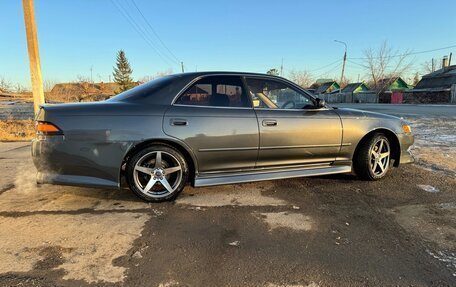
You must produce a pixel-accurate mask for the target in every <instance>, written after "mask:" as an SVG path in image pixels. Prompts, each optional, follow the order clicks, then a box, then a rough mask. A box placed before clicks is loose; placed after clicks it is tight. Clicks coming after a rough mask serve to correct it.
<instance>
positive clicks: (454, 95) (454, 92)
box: [450, 84, 456, 104]
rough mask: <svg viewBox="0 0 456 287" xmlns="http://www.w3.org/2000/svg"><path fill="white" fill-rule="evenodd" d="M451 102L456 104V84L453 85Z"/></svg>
mask: <svg viewBox="0 0 456 287" xmlns="http://www.w3.org/2000/svg"><path fill="white" fill-rule="evenodd" d="M450 103H452V104H456V84H453V85H451V97H450Z"/></svg>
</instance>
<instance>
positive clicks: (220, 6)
mask: <svg viewBox="0 0 456 287" xmlns="http://www.w3.org/2000/svg"><path fill="white" fill-rule="evenodd" d="M135 5H136V6H135ZM136 7H137V8H138V9H139V11H140V12H141V13H142V15H143V16H144V18H145V19H146V20H144V19H143V18H142V16H141V14H140V12H139V11H138V9H137V8H136ZM0 11H1V12H2V13H1V14H2V16H1V17H0V77H2V78H4V79H6V80H7V81H10V82H11V83H19V84H21V85H24V86H26V87H30V86H31V81H30V74H29V62H28V55H27V43H26V37H25V27H24V18H23V9H22V1H20V0H0ZM455 11H456V1H454V0H447V1H438V0H435V1H420V0H414V1H409V0H404V1H399V0H396V1H390V0H386V1H361V0H359V1H355V0H345V1H341V0H339V1H337V0H333V1H329V0H328V1H325V0H320V1H298V0H296V1H292V0H281V1H272V0H258V1H257V0H251V1H249V0H243V1H241V0H230V1H228V0H218V1H213V0H212V1H210V0H207V1H202V0H192V1H185V0H181V1H177V0H166V1H163V0H162V1H147V0H92V1H89V0H78V1H76V0H73V1H70V0H35V14H36V19H37V28H38V41H39V49H40V56H41V66H42V73H43V78H44V80H45V81H49V82H71V81H75V80H76V79H77V78H78V77H85V78H90V77H91V75H92V79H93V81H95V82H98V81H104V82H107V81H109V78H110V75H111V74H112V69H113V66H114V65H115V57H116V53H117V51H118V50H120V49H123V50H124V51H125V53H126V55H127V58H128V59H129V61H130V64H131V66H132V68H133V77H134V78H135V79H140V78H142V77H145V76H154V75H156V74H157V73H159V72H161V71H167V70H172V71H173V72H174V73H178V72H180V71H181V67H180V62H181V61H182V62H184V67H185V71H196V70H198V71H211V70H228V71H245V72H262V73H265V72H266V71H267V70H269V69H271V68H280V66H281V62H282V59H283V71H284V75H285V76H286V75H287V73H289V72H290V71H291V70H308V71H310V72H311V73H312V74H313V76H314V77H315V78H328V77H329V78H332V77H333V78H336V77H339V76H340V71H341V62H342V61H341V60H342V57H343V53H344V46H343V45H342V44H340V43H337V42H334V40H335V39H337V40H340V41H344V42H346V43H347V46H348V52H347V54H348V57H349V58H360V57H363V56H364V55H363V51H365V50H366V49H368V48H373V49H376V48H378V47H379V46H380V45H381V44H382V43H383V42H384V41H387V42H388V44H389V45H390V46H391V47H392V48H393V49H394V51H397V53H401V52H403V51H412V52H420V51H427V50H432V49H437V48H442V47H448V46H452V45H456V17H455V16H456V15H455ZM152 29H153V30H152ZM156 35H158V36H159V37H158V38H157V36H156ZM162 43H163V44H164V45H163V44H162ZM450 52H456V48H454V47H453V48H449V49H444V50H439V51H434V52H429V53H421V54H416V55H414V56H413V58H412V60H413V62H414V67H415V68H416V70H420V66H421V64H422V63H423V62H424V61H429V60H430V59H431V58H436V59H438V61H439V63H440V61H441V58H442V56H443V55H445V54H449V53H450ZM354 62H356V63H358V64H355V63H354ZM331 63H333V64H331ZM330 64H331V65H330ZM359 64H363V60H360V59H357V60H355V59H352V60H351V61H349V62H347V66H346V75H347V76H348V78H350V79H352V80H357V79H358V76H359V77H361V79H363V78H364V76H365V75H366V71H365V70H364V69H363V68H362V67H361V66H360V65H359ZM111 78H112V77H111Z"/></svg>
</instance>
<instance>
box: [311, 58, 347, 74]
mask: <svg viewBox="0 0 456 287" xmlns="http://www.w3.org/2000/svg"><path fill="white" fill-rule="evenodd" d="M341 61H342V60H337V61H334V62H332V63H329V64H327V65H324V66H322V67H320V68H316V69H312V70H309V72H315V71H319V70H323V69H324V68H327V67H330V66H332V65H334V64H336V63H339V62H341Z"/></svg>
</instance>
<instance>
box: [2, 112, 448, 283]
mask: <svg viewBox="0 0 456 287" xmlns="http://www.w3.org/2000/svg"><path fill="white" fill-rule="evenodd" d="M411 120H415V122H413V121H412V124H413V126H414V130H415V132H416V133H417V147H416V148H415V149H414V153H416V155H417V157H419V160H418V164H412V165H406V166H402V167H400V168H399V169H393V170H392V172H391V174H390V175H389V176H388V177H387V178H385V179H384V180H382V181H378V182H364V181H360V180H358V179H357V178H356V177H354V176H352V175H337V176H325V177H315V178H299V179H288V180H278V181H265V182H259V183H252V184H237V185H226V186H219V187H208V188H199V189H194V188H191V187H187V188H186V189H185V191H184V193H183V194H182V196H181V197H179V199H178V200H177V201H176V202H172V203H163V204H148V203H144V202H141V201H139V200H137V199H136V198H135V197H134V196H133V195H132V194H131V193H130V192H129V191H128V190H121V191H115V190H114V191H113V190H102V189H88V188H78V187H62V186H51V185H42V186H40V187H37V186H36V185H35V184H34V182H33V178H34V168H33V166H32V163H31V160H30V146H29V144H28V143H1V144H0V160H1V163H2V164H1V165H0V173H1V174H3V177H0V242H1V243H0V258H1V259H2V260H1V261H0V286H203V285H204V286H294V287H298V286H311V287H316V286H455V285H456V188H455V187H456V178H455V176H454V173H451V171H453V172H454V169H452V166H451V164H452V161H453V160H454V159H455V158H456V157H455V155H454V153H452V152H451V148H453V149H454V146H455V144H454V128H453V127H454V121H453V119H452V118H451V117H449V118H447V119H443V120H442V121H441V122H436V120H435V118H434V119H429V120H423V119H422V120H420V119H419V118H418V117H415V118H412V119H411ZM434 128H435V129H436V130H438V131H439V132H438V136H436V135H437V134H436V133H434V134H433V133H432V130H433V129H434ZM446 136H449V140H448V137H446ZM451 136H453V138H452V137H451ZM439 143H440V144H439ZM447 148H449V149H450V152H449V153H448V154H449V156H448V157H449V158H450V160H449V161H448V162H443V161H441V160H440V158H439V157H437V156H436V155H438V154H439V153H440V152H442V151H443V150H446V149H447ZM426 152H429V153H430V154H432V155H430V156H428V157H423V156H422V155H423V154H425V153H426ZM447 164H450V165H447Z"/></svg>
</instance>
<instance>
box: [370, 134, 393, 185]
mask: <svg viewBox="0 0 456 287" xmlns="http://www.w3.org/2000/svg"><path fill="white" fill-rule="evenodd" d="M390 151H391V150H390V146H389V143H388V141H387V140H385V139H384V138H380V139H379V140H378V141H376V142H375V143H374V144H373V145H372V148H371V151H370V167H371V171H372V173H373V174H374V175H375V176H383V175H384V174H385V173H386V172H387V171H388V168H389V164H390V153H391V152H390Z"/></svg>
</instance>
